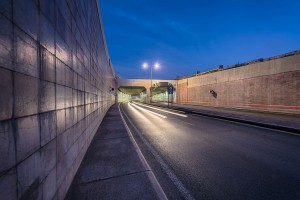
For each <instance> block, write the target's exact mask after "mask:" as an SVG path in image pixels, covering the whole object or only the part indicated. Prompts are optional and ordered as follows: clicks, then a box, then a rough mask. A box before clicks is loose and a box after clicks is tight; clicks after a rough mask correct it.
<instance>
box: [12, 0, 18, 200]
mask: <svg viewBox="0 0 300 200" xmlns="http://www.w3.org/2000/svg"><path fill="white" fill-rule="evenodd" d="M11 23H12V39H11V44H12V65H13V66H12V69H13V71H12V87H13V111H12V112H13V113H12V124H11V125H12V131H13V137H14V147H15V161H16V165H15V172H16V196H17V198H18V196H19V189H18V168H17V162H18V159H17V130H18V128H17V121H16V119H15V108H16V106H15V105H16V100H15V99H16V94H15V93H16V91H15V71H14V70H15V57H16V48H15V24H14V1H13V0H12V1H11Z"/></svg>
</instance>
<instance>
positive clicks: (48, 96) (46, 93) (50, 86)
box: [39, 81, 56, 112]
mask: <svg viewBox="0 0 300 200" xmlns="http://www.w3.org/2000/svg"><path fill="white" fill-rule="evenodd" d="M40 87H41V88H40V98H39V100H40V112H46V111H51V110H55V101H56V99H55V84H54V83H50V82H47V81H41V82H40Z"/></svg>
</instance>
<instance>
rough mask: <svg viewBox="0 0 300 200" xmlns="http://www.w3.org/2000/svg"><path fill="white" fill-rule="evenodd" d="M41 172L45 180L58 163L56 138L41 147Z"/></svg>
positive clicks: (41, 176) (42, 178)
mask: <svg viewBox="0 0 300 200" xmlns="http://www.w3.org/2000/svg"><path fill="white" fill-rule="evenodd" d="M40 151H41V164H40V166H41V173H40V178H41V180H44V178H45V177H46V176H48V175H49V174H50V172H51V171H52V170H53V169H54V167H55V165H56V140H52V141H51V142H49V143H47V144H46V145H45V146H43V147H42V148H41V150H40Z"/></svg>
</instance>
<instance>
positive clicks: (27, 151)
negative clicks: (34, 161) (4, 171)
mask: <svg viewBox="0 0 300 200" xmlns="http://www.w3.org/2000/svg"><path fill="white" fill-rule="evenodd" d="M16 148H17V149H16V150H17V162H20V161H22V160H23V159H25V158H26V157H28V156H29V155H31V154H32V153H33V152H35V151H36V150H38V149H39V148H40V130H39V122H38V117H37V115H34V116H30V117H24V118H20V119H18V120H17V131H16Z"/></svg>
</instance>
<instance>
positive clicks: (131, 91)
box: [118, 86, 147, 102]
mask: <svg viewBox="0 0 300 200" xmlns="http://www.w3.org/2000/svg"><path fill="white" fill-rule="evenodd" d="M146 90H147V89H146V88H145V87H144V86H120V87H119V88H118V102H128V101H132V100H137V101H143V96H146ZM143 94H144V95H143Z"/></svg>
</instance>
